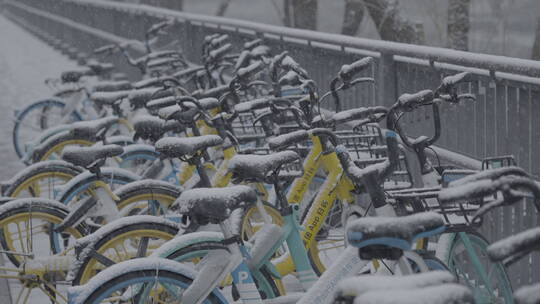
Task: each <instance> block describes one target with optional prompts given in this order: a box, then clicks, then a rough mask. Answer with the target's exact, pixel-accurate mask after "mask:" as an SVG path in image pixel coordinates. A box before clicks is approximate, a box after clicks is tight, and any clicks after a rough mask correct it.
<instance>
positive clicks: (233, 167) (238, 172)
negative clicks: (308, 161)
mask: <svg viewBox="0 0 540 304" xmlns="http://www.w3.org/2000/svg"><path fill="white" fill-rule="evenodd" d="M299 159H300V156H298V154H297V153H296V152H294V151H282V152H277V153H272V154H267V155H257V154H245V155H235V156H234V157H233V158H232V159H231V160H230V161H229V172H232V173H233V181H234V182H242V181H249V182H265V181H266V180H267V177H268V176H269V175H271V174H272V173H274V172H275V171H276V170H279V169H280V167H281V166H283V165H285V164H288V163H291V162H294V161H296V160H299ZM276 173H277V172H276Z"/></svg>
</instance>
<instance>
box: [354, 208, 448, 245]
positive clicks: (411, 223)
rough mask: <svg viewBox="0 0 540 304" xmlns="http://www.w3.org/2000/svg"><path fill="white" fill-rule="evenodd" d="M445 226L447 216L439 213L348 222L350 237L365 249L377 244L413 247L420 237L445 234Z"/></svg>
mask: <svg viewBox="0 0 540 304" xmlns="http://www.w3.org/2000/svg"><path fill="white" fill-rule="evenodd" d="M444 229H445V223H444V220H443V218H442V217H441V215H439V214H438V213H435V212H424V213H416V214H412V215H407V216H403V217H364V218H360V219H357V220H355V221H353V222H351V223H350V224H349V225H348V227H347V240H348V242H349V244H351V245H352V246H354V247H358V248H361V249H362V248H363V247H370V246H373V245H375V246H382V247H392V248H397V249H401V250H410V249H411V247H412V245H413V243H414V242H415V241H416V240H417V239H419V238H423V237H430V236H432V235H436V234H439V233H442V232H443V231H444ZM361 253H362V251H361Z"/></svg>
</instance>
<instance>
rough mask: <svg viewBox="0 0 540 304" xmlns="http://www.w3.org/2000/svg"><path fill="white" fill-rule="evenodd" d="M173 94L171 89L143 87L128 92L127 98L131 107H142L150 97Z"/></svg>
mask: <svg viewBox="0 0 540 304" xmlns="http://www.w3.org/2000/svg"><path fill="white" fill-rule="evenodd" d="M171 95H173V92H172V91H171V90H163V89H161V88H156V87H154V88H144V89H137V90H133V91H131V92H129V95H128V100H129V103H130V104H131V106H132V107H133V108H136V109H138V108H142V107H144V106H145V105H146V103H147V102H149V101H150V100H152V99H155V98H161V97H168V96H171Z"/></svg>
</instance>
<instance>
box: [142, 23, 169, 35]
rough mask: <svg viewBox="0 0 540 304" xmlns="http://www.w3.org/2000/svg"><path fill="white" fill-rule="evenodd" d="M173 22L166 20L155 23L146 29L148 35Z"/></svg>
mask: <svg viewBox="0 0 540 304" xmlns="http://www.w3.org/2000/svg"><path fill="white" fill-rule="evenodd" d="M171 24H172V22H171V20H165V21H161V22H158V23H154V24H153V25H152V26H151V27H150V28H149V29H148V31H146V34H147V35H154V34H156V33H157V32H159V31H160V30H162V29H164V28H166V27H167V26H170V25H171Z"/></svg>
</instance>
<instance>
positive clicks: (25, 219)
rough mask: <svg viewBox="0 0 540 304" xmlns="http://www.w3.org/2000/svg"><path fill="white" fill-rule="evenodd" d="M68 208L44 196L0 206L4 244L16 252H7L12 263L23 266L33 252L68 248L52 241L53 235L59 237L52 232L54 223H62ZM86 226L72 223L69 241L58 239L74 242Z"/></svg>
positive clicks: (0, 234) (0, 242)
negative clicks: (56, 245)
mask: <svg viewBox="0 0 540 304" xmlns="http://www.w3.org/2000/svg"><path fill="white" fill-rule="evenodd" d="M68 212H69V210H68V209H67V208H66V207H65V206H63V205H62V204H60V203H58V202H55V201H52V200H47V199H40V198H30V199H18V200H14V201H11V202H8V203H6V204H4V205H2V206H0V245H1V246H2V248H3V249H4V250H6V251H9V252H12V253H6V256H7V257H8V259H9V260H10V261H11V263H12V264H13V265H15V266H16V267H19V266H20V264H21V263H22V262H23V261H25V260H27V259H28V255H29V254H33V255H34V256H36V257H40V258H41V257H45V256H49V255H53V254H57V253H59V252H61V251H62V250H64V249H65V248H67V247H55V248H52V247H51V246H50V245H49V244H50V243H51V241H52V240H51V238H54V237H59V236H58V234H56V233H51V230H52V229H53V226H54V225H57V224H59V223H61V222H62V221H63V220H64V219H65V218H66V216H67V215H68ZM86 230H87V229H86V228H85V226H84V225H78V226H77V227H70V228H68V229H67V230H66V232H65V234H64V237H66V238H65V240H66V242H65V243H64V242H56V243H58V244H60V245H69V244H73V243H74V241H75V239H77V238H80V237H81V236H83V235H84V234H85V233H86ZM17 253H18V254H17Z"/></svg>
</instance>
